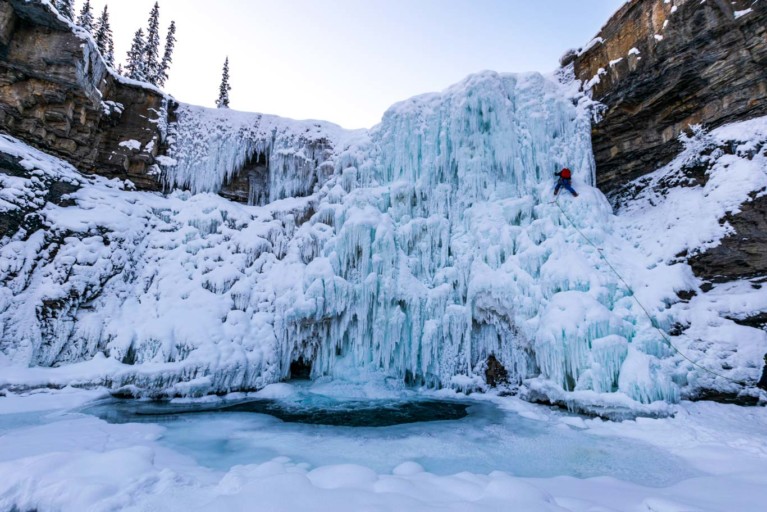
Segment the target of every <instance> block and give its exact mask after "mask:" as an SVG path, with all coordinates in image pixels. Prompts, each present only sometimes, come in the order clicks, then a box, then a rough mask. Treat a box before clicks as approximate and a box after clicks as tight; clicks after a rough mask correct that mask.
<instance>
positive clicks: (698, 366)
mask: <svg viewBox="0 0 767 512" xmlns="http://www.w3.org/2000/svg"><path fill="white" fill-rule="evenodd" d="M552 202H553V203H556V205H557V208H559V211H561V212H562V215H564V216H565V219H567V222H569V223H570V225H571V226H572V227H573V228H575V230H576V231H577V232H578V234H580V235H581V237H583V239H584V240H586V241H587V242H588V243H589V245H591V246H592V247H593V248H594V249H596V251H597V252H598V253H599V257H600V258H602V259H603V260H604V262H605V263H607V266H608V267H610V270H612V272H613V274H615V275H616V276H617V277H618V279H619V280H620V282H621V283H623V286H625V287H626V289H627V290H628V292H629V294H630V295H631V298H633V299H634V302H636V303H637V305H638V306H639V307H640V308H641V309H642V311H643V312H644V314H645V315H647V319H648V320H650V325H652V326H653V328H654V329H655V330H656V331H658V333H659V334H660V336H661V338H663V341H665V342H666V344H667V345H668V346H669V347H671V348H672V349H673V350H674V352H676V353H677V354H679V355H680V356H681V357H682V358H683V359H685V360H687V361H688V362H689V363H691V364H692V365H693V366H695V367H697V368H700V369H701V370H703V371H705V372H708V373H710V374H711V375H714V376H715V377H719V378H722V379H725V380H728V381H730V382H732V383H734V384H738V385H739V386H744V387H747V388H749V387H754V386H753V384H747V383H745V382H743V381H739V380H735V379H733V378H731V377H728V376H726V375H722V374H720V373H717V372H715V371H714V370H711V369H709V368H706V367H705V366H703V365H701V364H700V363H697V362H695V361H693V360H692V359H690V358H689V357H688V356H686V355H685V354H684V353H682V351H681V350H679V349H678V348H677V347H676V346H675V345H674V344H673V343H672V342H671V339H670V338H669V337H668V335H667V334H666V333H665V332H664V331H663V330H662V329H661V328H660V327H659V326H658V322H657V321H656V320H655V318H653V316H652V315H651V314H650V312H649V311H648V309H647V308H646V307H644V305H643V304H642V303H641V302H640V301H639V299H638V298H637V296H636V294H635V293H634V289H633V288H632V287H631V285H629V284H628V283H627V282H626V280H625V279H624V278H623V276H622V275H621V274H620V272H618V270H616V268H615V267H614V266H613V264H612V263H610V260H608V259H607V256H605V254H604V252H603V251H602V249H600V248H599V247H598V246H597V245H596V244H595V243H594V242H592V241H591V239H590V238H589V237H588V236H586V234H585V233H584V232H583V231H581V229H580V228H579V227H578V226H577V225H576V224H575V222H574V221H573V219H572V218H570V216H569V215H568V214H567V212H566V211H565V210H564V209H563V208H562V205H561V204H559V198H558V197H555V198H554V201H552Z"/></svg>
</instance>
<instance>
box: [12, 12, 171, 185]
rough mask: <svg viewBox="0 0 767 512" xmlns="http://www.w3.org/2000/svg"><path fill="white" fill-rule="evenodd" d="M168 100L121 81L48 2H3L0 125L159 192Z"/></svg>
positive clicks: (85, 167) (81, 164) (81, 165)
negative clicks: (159, 159)
mask: <svg viewBox="0 0 767 512" xmlns="http://www.w3.org/2000/svg"><path fill="white" fill-rule="evenodd" d="M169 103H172V102H171V101H170V100H169V99H168V98H167V97H166V96H165V95H164V94H162V93H161V92H159V91H157V90H154V89H151V88H148V87H142V86H141V85H139V84H131V83H128V82H127V81H124V80H120V79H118V78H117V77H115V76H114V75H113V74H112V72H110V71H109V70H108V69H107V67H106V65H105V64H104V61H103V59H102V58H101V56H100V55H99V54H98V52H97V50H96V49H95V47H94V45H93V43H92V41H91V40H90V38H88V37H87V36H86V35H85V34H84V33H78V32H77V31H73V30H72V27H71V26H70V25H69V24H68V23H66V22H64V21H62V20H61V19H59V18H58V16H57V15H56V14H55V13H54V12H53V11H52V10H51V8H50V7H49V6H47V5H44V4H42V3H40V2H27V1H24V0H3V1H2V2H0V129H2V130H3V131H5V132H7V133H8V134H10V135H13V136H14V137H17V138H19V139H21V140H23V141H25V142H27V143H28V144H31V145H33V146H36V147H38V148H40V149H42V150H44V151H46V152H48V153H52V154H55V155H57V156H59V157H61V158H63V159H64V160H67V161H68V162H70V163H71V164H73V165H74V166H76V167H77V168H78V169H80V170H82V171H86V172H95V173H98V174H101V175H105V176H107V177H115V178H120V179H130V180H131V181H133V183H134V184H135V185H136V186H137V187H138V188H139V189H145V190H159V189H160V188H161V184H160V182H159V180H158V179H157V176H156V174H157V172H158V169H157V167H156V166H154V159H155V157H156V156H157V155H158V153H159V152H160V151H161V149H162V143H163V138H164V129H165V128H164V127H165V126H166V125H167V122H168V108H169Z"/></svg>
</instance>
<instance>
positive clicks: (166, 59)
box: [156, 21, 176, 87]
mask: <svg viewBox="0 0 767 512" xmlns="http://www.w3.org/2000/svg"><path fill="white" fill-rule="evenodd" d="M175 45H176V22H175V21H171V22H170V27H168V35H167V37H166V38H165V53H164V54H163V56H162V63H161V64H160V71H159V73H158V74H157V84H156V85H157V86H158V87H164V86H165V81H166V80H167V79H168V70H169V69H170V65H171V63H172V62H173V48H174V47H175Z"/></svg>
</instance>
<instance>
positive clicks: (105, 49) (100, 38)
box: [94, 5, 115, 66]
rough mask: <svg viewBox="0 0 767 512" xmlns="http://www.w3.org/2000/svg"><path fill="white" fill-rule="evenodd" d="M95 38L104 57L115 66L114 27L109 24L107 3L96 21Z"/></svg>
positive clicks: (110, 64)
mask: <svg viewBox="0 0 767 512" xmlns="http://www.w3.org/2000/svg"><path fill="white" fill-rule="evenodd" d="M94 39H96V46H97V47H98V49H99V51H100V52H101V55H102V56H103V57H104V60H105V61H106V63H107V64H109V66H114V65H115V55H114V51H115V46H114V40H113V37H112V27H111V25H110V24H109V8H108V7H107V6H106V5H105V6H104V10H103V11H102V13H101V16H99V19H98V21H97V22H96V34H95V35H94Z"/></svg>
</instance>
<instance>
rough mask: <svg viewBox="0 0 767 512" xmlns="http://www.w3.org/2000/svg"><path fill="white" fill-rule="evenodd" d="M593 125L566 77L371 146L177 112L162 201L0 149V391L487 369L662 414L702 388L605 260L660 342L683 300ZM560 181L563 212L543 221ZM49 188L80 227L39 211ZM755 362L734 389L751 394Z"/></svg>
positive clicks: (11, 146)
mask: <svg viewBox="0 0 767 512" xmlns="http://www.w3.org/2000/svg"><path fill="white" fill-rule="evenodd" d="M588 103H589V101H588V99H587V98H584V97H583V96H582V95H581V94H580V93H578V90H577V84H574V83H572V82H568V81H567V80H564V79H563V78H562V77H544V76H543V75H540V74H535V73H531V74H522V75H511V74H498V73H493V72H485V73H481V74H478V75H474V76H471V77H469V78H467V79H466V80H464V81H463V82H461V83H459V84H457V85H455V86H453V87H451V88H449V89H447V90H446V91H444V92H442V93H436V94H427V95H423V96H419V97H416V98H413V99H410V100H407V101H404V102H402V103H399V104H397V105H395V106H393V107H392V108H391V109H390V110H389V111H388V112H386V114H385V115H384V118H383V121H382V123H381V124H380V125H378V126H377V127H375V128H373V129H372V130H370V131H355V132H347V131H344V130H342V129H340V128H339V127H337V126H334V125H330V124H328V123H321V122H294V121H289V120H284V119H279V118H274V117H270V116H265V115H256V114H253V115H250V114H243V113H237V112H230V111H227V110H208V109H202V108H197V107H191V106H182V107H181V109H180V111H179V113H178V122H177V123H176V125H175V126H174V128H173V129H172V130H171V132H170V137H172V140H171V141H170V142H171V146H172V151H171V155H170V157H169V158H166V159H165V160H164V162H163V163H164V164H165V169H164V175H163V179H164V180H165V182H166V184H167V185H168V186H170V187H184V188H186V189H188V191H175V192H172V193H170V194H169V195H168V196H160V195H156V194H150V193H140V192H130V191H127V190H123V188H125V185H126V184H123V183H119V182H115V181H107V180H104V179H101V178H85V177H83V176H81V175H80V174H79V173H77V172H76V171H75V170H74V169H72V168H71V167H69V166H67V165H64V164H62V163H60V162H58V161H55V160H53V159H51V158H49V157H46V156H45V155H42V154H40V153H37V152H35V151H33V150H31V149H29V148H27V147H26V146H23V145H22V144H20V143H18V142H16V141H13V140H12V139H10V138H7V137H4V138H2V139H0V142H2V148H0V149H2V151H3V152H4V153H6V154H9V155H16V156H18V158H19V159H21V161H20V166H21V168H23V169H24V172H17V173H16V175H14V176H6V175H2V179H3V180H4V182H3V187H4V189H3V196H2V203H0V207H2V209H3V212H4V215H5V214H6V212H7V213H13V214H14V215H19V214H22V213H23V214H24V215H26V216H27V218H32V217H30V216H33V218H35V219H36V222H27V223H26V224H24V225H23V227H22V229H21V230H20V231H19V232H18V233H16V234H15V235H14V236H13V238H12V239H11V238H5V239H3V241H2V244H1V245H0V283H2V286H0V326H2V341H0V364H4V365H5V367H6V368H5V369H4V372H3V377H0V385H21V384H22V383H24V384H26V385H29V384H30V383H37V384H41V383H44V384H64V383H72V382H81V383H106V384H109V385H112V386H114V387H124V388H125V389H132V390H133V392H135V393H139V394H141V393H149V394H157V393H176V394H188V393H203V392H210V391H227V390H235V389H252V388H259V387H262V386H264V385H265V384H268V383H270V382H275V381H278V380H281V379H284V378H286V377H287V376H289V374H290V367H291V364H292V363H294V362H297V361H302V362H311V364H312V367H311V372H312V374H313V375H314V376H318V375H337V376H342V375H343V373H344V372H348V371H349V368H352V367H367V368H370V369H373V370H380V371H382V372H384V373H386V374H388V375H391V376H392V377H396V378H399V379H405V380H407V381H408V382H410V383H414V384H423V385H429V386H453V387H457V388H473V387H478V386H481V381H482V380H483V379H482V378H481V376H482V374H483V370H484V366H485V364H486V361H487V359H488V356H490V355H493V356H495V358H496V359H497V360H498V361H499V362H500V363H501V364H502V365H503V366H504V367H505V368H506V369H507V371H508V372H509V376H510V380H511V381H512V384H514V383H522V382H523V381H525V382H527V383H528V384H530V383H534V382H544V383H546V386H553V387H554V389H557V390H560V391H561V392H572V393H592V394H593V393H597V394H599V393H613V392H617V391H619V392H622V393H623V394H625V395H628V397H630V398H632V399H634V400H637V401H641V402H645V403H647V402H651V401H654V400H671V401H673V400H676V399H677V398H678V396H679V389H680V385H681V386H684V385H687V384H690V383H691V382H694V381H695V379H699V378H701V375H700V371H699V369H698V368H696V367H692V366H689V365H687V366H686V365H685V364H684V362H683V361H680V359H679V358H678V357H676V356H675V354H674V352H673V351H672V350H671V349H669V347H668V346H666V345H665V344H664V342H663V340H662V338H661V337H660V336H659V334H658V332H657V330H656V329H655V328H654V327H653V325H652V323H651V321H650V320H649V319H648V318H647V316H645V314H644V313H643V312H642V310H641V309H640V308H639V307H638V306H637V304H636V302H635V301H634V298H632V297H631V293H630V291H629V290H628V289H627V288H626V287H625V285H624V284H623V283H622V282H621V281H620V280H619V279H618V278H617V277H616V276H615V275H614V274H613V273H612V271H611V270H610V269H609V268H608V267H607V265H606V263H605V261H604V260H603V259H601V257H600V254H599V251H603V252H604V253H605V254H608V255H609V257H610V259H611V262H612V263H613V265H614V266H616V267H617V268H618V270H619V271H620V272H621V274H622V275H623V276H624V278H625V279H627V280H628V281H629V282H631V283H634V287H635V288H636V290H635V293H636V295H637V297H638V298H640V299H641V300H642V301H643V303H644V304H646V305H647V306H648V307H649V309H650V311H651V313H652V315H654V316H656V318H655V319H654V321H655V322H657V324H658V326H659V327H661V328H668V327H669V326H670V325H671V324H672V323H673V322H674V321H675V320H674V317H673V315H671V314H670V313H669V311H668V310H667V307H668V305H669V304H672V303H674V302H677V301H678V299H677V297H676V292H677V291H680V290H689V289H695V288H696V287H697V283H696V280H695V278H694V277H693V276H692V273H691V272H690V270H689V267H688V266H687V265H684V264H671V263H673V261H671V259H670V258H666V257H665V256H664V257H658V252H657V251H655V249H654V248H653V247H654V246H653V247H649V248H648V247H646V246H644V247H640V245H641V244H636V246H635V245H634V244H632V243H631V242H629V243H626V242H625V241H624V239H625V238H626V237H628V236H629V235H627V233H628V231H630V228H631V226H629V225H628V224H627V223H625V222H624V223H621V222H619V221H618V220H616V218H615V217H614V216H613V214H612V210H611V207H610V205H609V204H608V202H607V201H606V199H605V198H604V196H603V195H602V194H601V193H600V192H599V191H598V190H596V189H595V188H593V187H592V185H593V181H594V163H593V160H592V152H591V143H590V126H591V125H590V113H589V109H588ZM255 162H262V163H264V162H265V163H266V165H265V167H266V169H267V174H266V175H256V174H258V173H254V175H253V176H249V179H251V178H252V179H253V181H252V182H251V187H250V196H251V197H250V203H251V204H252V205H251V206H248V205H242V204H236V203H232V202H229V201H227V200H225V199H222V198H221V197H219V196H217V195H215V192H218V191H219V190H221V188H222V187H224V186H225V185H226V184H227V183H228V182H230V181H231V180H232V179H234V178H235V176H236V175H237V174H238V173H239V172H242V170H243V169H245V168H248V166H249V165H251V164H253V163H255ZM562 166H568V167H570V168H571V169H573V171H574V186H575V188H576V189H577V190H578V191H579V192H580V196H579V197H578V198H577V199H574V198H572V197H570V196H569V195H564V197H560V198H559V204H555V203H552V202H551V200H552V186H553V182H554V178H553V174H554V172H556V171H557V170H559V169H560V168H561V167H562ZM762 174H764V173H762ZM762 179H763V176H762ZM60 182H69V183H71V187H72V188H73V189H77V190H74V191H72V192H71V193H70V194H69V195H67V196H65V197H64V199H65V200H66V201H68V202H69V203H72V204H73V205H69V206H68V203H67V202H66V201H65V202H61V201H60V202H59V203H54V202H51V200H50V198H49V196H50V194H49V191H50V190H51V189H52V187H53V185H54V184H56V183H60ZM741 188H742V190H740V189H738V191H737V194H740V195H742V196H744V198H743V199H742V201H745V200H747V197H748V192H749V191H750V190H753V189H749V190H748V191H746V188H747V187H745V186H744V187H741ZM46 194H48V196H46ZM738 197H740V196H738ZM46 198H48V202H46ZM742 201H741V202H742ZM258 205H261V206H258ZM560 208H561V210H560ZM569 219H572V220H573V221H574V224H571V222H570V220H569ZM717 220H718V218H715V219H713V220H712V221H711V222H712V223H715V224H718V223H717V222H716V221H717ZM40 226H44V227H45V229H36V228H39V227H40ZM644 228H647V226H644ZM633 229H635V230H636V231H637V232H641V229H639V228H637V227H636V226H634V228H633ZM584 235H586V236H587V237H588V239H589V240H588V241H587V240H586V239H585V238H584ZM720 236H723V234H721V235H720ZM592 243H593V244H594V245H591V244H592ZM656 245H658V247H660V246H662V245H663V242H659V243H658V244H656ZM654 251H655V252H654ZM754 331H755V330H754ZM755 332H760V331H755ZM760 343H761V344H762V345H766V344H767V341H765V339H764V333H762V336H761V338H759V339H758V340H757V343H756V345H759V344H760ZM733 353H738V351H737V350H735V351H733ZM738 354H740V353H738ZM751 355H752V354H750V353H746V355H736V356H733V357H736V358H738V357H739V358H741V359H739V360H737V361H735V363H736V364H735V365H734V366H731V368H733V369H731V373H732V374H733V375H735V376H736V377H749V378H752V377H753V375H752V373H754V372H755V371H756V370H755V369H753V368H748V367H747V365H746V364H744V360H743V358H750V357H751ZM341 362H343V364H339V363H341ZM731 362H732V361H731ZM680 363H681V364H680ZM27 366H34V367H38V366H39V367H49V366H58V367H59V368H55V369H53V370H42V369H31V370H30V369H24V370H21V369H20V368H23V367H27ZM5 370H7V371H5ZM718 370H719V371H724V370H722V368H721V367H720V368H718ZM533 378H535V379H536V380H535V381H530V380H529V379H533ZM530 385H532V384H530ZM544 387H545V386H544ZM584 396H585V395H584Z"/></svg>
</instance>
